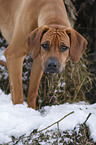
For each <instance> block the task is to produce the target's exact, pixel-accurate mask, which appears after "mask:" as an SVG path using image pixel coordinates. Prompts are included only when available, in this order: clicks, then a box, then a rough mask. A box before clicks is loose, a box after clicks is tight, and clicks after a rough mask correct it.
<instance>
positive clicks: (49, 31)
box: [0, 0, 87, 109]
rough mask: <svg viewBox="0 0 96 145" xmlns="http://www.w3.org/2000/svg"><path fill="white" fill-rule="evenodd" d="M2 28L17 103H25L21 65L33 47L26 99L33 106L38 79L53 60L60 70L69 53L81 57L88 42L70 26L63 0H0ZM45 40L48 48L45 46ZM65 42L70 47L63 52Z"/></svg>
mask: <svg viewBox="0 0 96 145" xmlns="http://www.w3.org/2000/svg"><path fill="white" fill-rule="evenodd" d="M0 30H1V32H2V34H3V36H4V37H5V39H6V40H7V41H8V42H9V46H8V47H7V48H6V50H5V52H4V55H5V57H6V60H7V68H8V73H9V79H10V89H11V96H12V100H13V103H14V104H20V103H23V90H22V65H23V60H24V58H25V56H26V55H27V54H28V53H29V52H30V51H31V56H32V58H33V64H32V69H31V76H30V84H29V91H28V97H27V102H28V106H29V107H32V108H34V109H35V108H36V97H37V93H38V88H39V83H40V80H41V77H42V74H43V71H46V70H47V69H46V68H47V67H50V65H49V66H48V63H49V62H50V60H51V62H52V63H53V62H54V66H53V67H56V71H57V70H58V73H60V72H62V70H63V68H64V67H65V65H66V61H67V59H68V58H69V56H70V57H71V58H72V60H73V61H74V62H78V61H79V59H80V57H81V55H82V54H83V52H84V50H85V49H86V45H87V41H86V40H85V38H84V37H83V36H81V35H80V34H79V33H78V32H77V31H75V30H74V29H73V28H71V26H70V23H69V20H68V17H67V13H66V10H65V6H64V4H63V0H9V1H8V0H0ZM46 42H47V43H48V50H45V49H44V47H43V44H46ZM62 43H63V45H65V46H67V47H68V48H70V49H66V50H65V51H64V52H62V51H61V50H60V49H61V48H62ZM53 60H54V61H53ZM48 61H49V62H48ZM55 61H56V62H55ZM55 64H56V65H55ZM57 67H58V68H57ZM52 71H53V70H52ZM49 72H50V70H49ZM53 72H54V71H53Z"/></svg>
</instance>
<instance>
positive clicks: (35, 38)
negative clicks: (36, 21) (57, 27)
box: [26, 25, 49, 59]
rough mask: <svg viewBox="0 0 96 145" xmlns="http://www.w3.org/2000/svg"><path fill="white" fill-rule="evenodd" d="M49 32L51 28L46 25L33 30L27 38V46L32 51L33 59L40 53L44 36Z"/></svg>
mask: <svg viewBox="0 0 96 145" xmlns="http://www.w3.org/2000/svg"><path fill="white" fill-rule="evenodd" d="M48 30H49V27H48V26H46V25H44V26H41V27H40V28H36V29H35V30H33V31H32V32H31V33H30V34H29V35H28V37H27V39H26V40H27V46H28V48H29V49H30V51H31V57H32V59H35V58H36V57H37V56H38V54H39V52H40V42H41V39H42V37H43V35H44V34H45V33H46V32H47V31H48Z"/></svg>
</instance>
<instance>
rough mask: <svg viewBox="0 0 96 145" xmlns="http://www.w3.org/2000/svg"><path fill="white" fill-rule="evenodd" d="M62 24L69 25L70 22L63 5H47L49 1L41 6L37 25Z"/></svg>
mask: <svg viewBox="0 0 96 145" xmlns="http://www.w3.org/2000/svg"><path fill="white" fill-rule="evenodd" d="M54 24H55V25H63V26H67V27H70V22H69V20H68V16H67V13H66V9H65V6H64V5H62V7H61V5H60V6H59V3H58V5H55V6H52V5H49V3H47V4H46V6H45V5H43V6H42V9H41V11H40V13H39V17H38V27H40V26H42V25H54Z"/></svg>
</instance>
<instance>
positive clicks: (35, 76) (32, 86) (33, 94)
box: [27, 57, 43, 109]
mask: <svg viewBox="0 0 96 145" xmlns="http://www.w3.org/2000/svg"><path fill="white" fill-rule="evenodd" d="M42 74H43V71H42V70H41V60H40V57H37V58H36V59H34V60H33V63H32V69H31V75H30V83H29V91H28V97H27V103H28V106H29V107H32V108H33V109H36V98H37V94H38V89H39V84H40V80H41V77H42Z"/></svg>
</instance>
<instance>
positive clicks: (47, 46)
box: [41, 43, 49, 50]
mask: <svg viewBox="0 0 96 145" xmlns="http://www.w3.org/2000/svg"><path fill="white" fill-rule="evenodd" d="M41 46H42V47H43V49H45V50H48V49H49V44H48V43H45V44H41Z"/></svg>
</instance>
